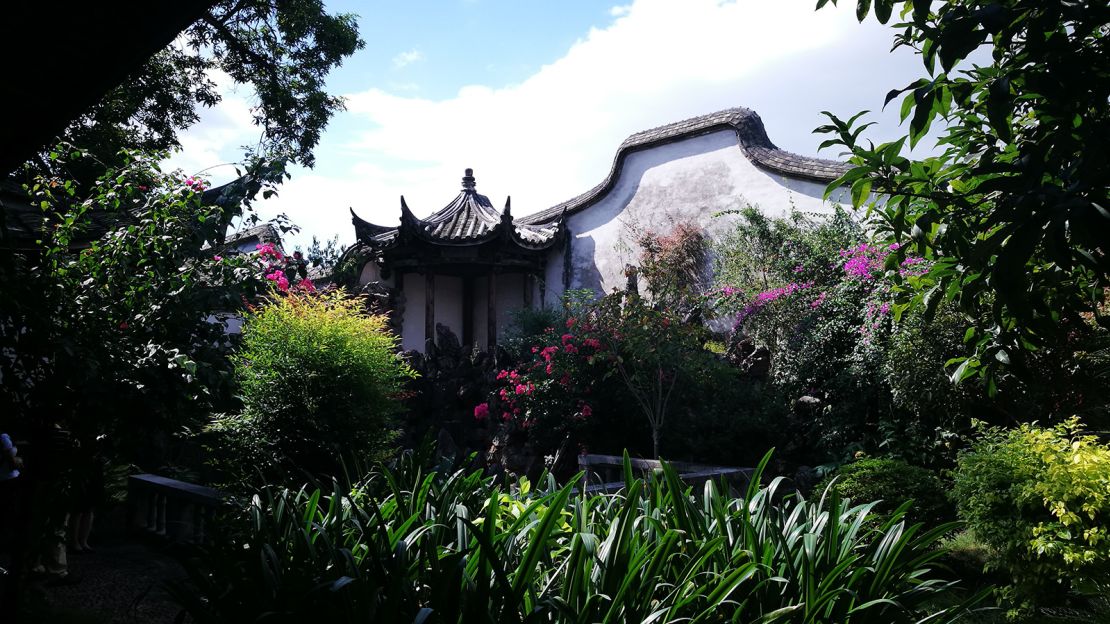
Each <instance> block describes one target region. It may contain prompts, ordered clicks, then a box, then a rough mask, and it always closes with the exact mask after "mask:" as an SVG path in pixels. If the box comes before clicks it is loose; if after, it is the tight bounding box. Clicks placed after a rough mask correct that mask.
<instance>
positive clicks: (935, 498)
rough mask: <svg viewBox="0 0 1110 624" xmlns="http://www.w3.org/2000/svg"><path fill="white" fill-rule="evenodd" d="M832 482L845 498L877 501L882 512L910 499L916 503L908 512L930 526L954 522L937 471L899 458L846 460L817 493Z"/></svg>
mask: <svg viewBox="0 0 1110 624" xmlns="http://www.w3.org/2000/svg"><path fill="white" fill-rule="evenodd" d="M830 486H831V487H832V489H833V491H835V492H836V493H837V494H839V495H840V496H841V497H842V498H845V499H849V500H852V501H857V502H865V501H875V503H876V504H875V511H876V512H877V513H878V514H881V515H885V514H890V513H893V512H894V511H895V510H896V509H897V508H898V507H899V506H900V505H901V504H902V503H904V502H905V501H908V500H912V501H913V506H912V507H911V508H910V510H909V511H908V512H907V514H906V515H907V516H908V517H909V518H911V519H913V520H915V521H919V522H924V523H925V524H927V525H929V526H936V525H939V524H941V523H944V522H951V521H952V520H954V519H955V515H956V514H955V510H954V509H953V508H952V504H951V503H950V502H949V501H948V498H947V495H946V489H945V487H944V483H943V482H942V481H941V480H940V477H938V476H937V474H936V473H935V472H933V471H931V470H927V469H925V468H920V467H918V466H911V465H910V464H907V463H906V462H904V461H899V460H897V459H886V458H865V459H861V460H859V461H856V462H853V463H851V464H845V465H843V466H841V467H840V468H839V469H838V470H837V471H836V473H835V474H833V475H830V476H829V477H827V478H826V479H825V481H823V482H822V483H821V484H820V485H819V486H818V487H817V488H816V489H815V490H814V491H813V496H819V495H820V494H821V493H822V492H824V491H825V488H827V487H830Z"/></svg>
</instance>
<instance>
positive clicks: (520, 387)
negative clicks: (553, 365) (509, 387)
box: [516, 384, 528, 395]
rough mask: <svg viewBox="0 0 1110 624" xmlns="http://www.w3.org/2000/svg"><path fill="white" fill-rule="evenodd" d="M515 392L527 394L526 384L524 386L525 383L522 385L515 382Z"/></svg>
mask: <svg viewBox="0 0 1110 624" xmlns="http://www.w3.org/2000/svg"><path fill="white" fill-rule="evenodd" d="M516 393H517V394H518V395H521V394H527V393H528V386H526V385H524V384H517V386H516Z"/></svg>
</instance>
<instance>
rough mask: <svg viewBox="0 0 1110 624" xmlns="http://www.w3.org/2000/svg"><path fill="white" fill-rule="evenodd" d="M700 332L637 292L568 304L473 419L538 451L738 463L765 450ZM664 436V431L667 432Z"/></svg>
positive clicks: (744, 399) (735, 385)
mask: <svg viewBox="0 0 1110 624" xmlns="http://www.w3.org/2000/svg"><path fill="white" fill-rule="evenodd" d="M704 342H705V336H704V329H703V328H702V327H701V326H700V325H697V324H688V323H683V322H682V321H680V320H679V319H677V318H674V316H672V314H671V313H670V311H664V310H658V309H656V308H654V307H652V306H649V305H647V304H646V302H645V301H644V300H643V299H641V298H639V297H622V296H621V295H610V296H607V297H604V298H602V299H600V300H598V301H589V302H587V301H583V300H580V299H577V300H572V301H570V302H569V303H568V306H567V311H566V316H565V317H564V318H563V319H561V320H560V322H559V324H558V325H557V326H552V327H548V328H545V331H543V332H540V333H539V335H538V336H536V337H535V339H534V344H532V345H531V346H530V347H529V348H528V349H527V350H526V356H527V357H525V358H524V359H523V361H522V362H521V363H520V364H519V365H517V366H515V367H511V368H507V369H506V370H502V371H499V373H498V375H497V382H498V384H499V387H498V388H497V389H496V390H495V391H494V392H493V394H492V395H491V396H490V399H489V401H488V402H486V403H483V404H480V405H478V406H477V407H476V408H475V411H474V417H475V418H476V419H478V420H479V421H487V422H492V423H496V424H497V425H498V426H502V427H506V428H508V429H510V430H511V431H514V432H517V433H519V434H522V435H524V436H526V437H527V439H528V440H529V441H530V442H531V443H532V444H533V445H534V446H535V447H536V449H537V450H538V451H539V452H541V453H544V454H550V453H554V452H555V451H556V450H558V449H559V448H560V447H563V446H564V443H565V442H564V441H568V440H569V443H566V447H567V448H570V449H574V448H578V449H587V450H589V451H591V452H601V453H613V454H619V453H620V452H622V451H623V450H624V449H628V450H629V451H630V452H632V453H634V454H640V455H655V456H658V455H659V454H660V453H665V454H666V456H667V457H671V458H685V459H689V460H698V461H716V462H718V463H722V464H739V463H743V462H751V461H756V460H758V458H759V456H760V455H761V454H762V453H763V452H764V451H765V450H766V448H768V446H770V445H769V444H765V442H766V437H765V436H764V435H762V434H760V435H752V433H753V430H752V422H751V419H749V418H748V415H749V413H750V412H751V411H752V410H753V409H754V406H753V404H754V403H755V401H753V400H752V395H753V394H756V393H757V392H756V391H755V390H754V389H753V388H752V385H751V384H750V383H741V382H740V380H739V379H738V378H737V377H738V372H737V371H736V370H735V369H734V368H732V367H731V366H729V365H728V364H727V363H726V362H724V361H723V360H721V359H720V358H718V357H717V356H716V355H714V354H713V353H711V352H709V351H707V350H705V349H704V348H703V346H702V345H703V344H704ZM672 432H673V435H672Z"/></svg>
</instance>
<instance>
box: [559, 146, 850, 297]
mask: <svg viewBox="0 0 1110 624" xmlns="http://www.w3.org/2000/svg"><path fill="white" fill-rule="evenodd" d="M824 192H825V185H824V184H823V183H819V182H812V181H808V180H799V179H791V178H786V177H784V176H782V175H779V174H775V173H772V172H769V171H767V170H765V169H761V168H759V167H757V166H755V165H754V164H753V163H752V162H751V161H750V160H748V158H747V157H746V156H745V155H744V152H743V151H742V150H741V149H740V147H739V146H738V145H737V140H736V133H735V132H733V131H732V130H721V131H718V132H713V133H710V134H705V135H702V136H696V137H691V138H687V139H684V140H681V141H677V142H674V143H669V144H666V145H661V146H658V147H654V148H650V149H645V150H641V151H636V152H632V153H630V154H628V156H627V157H626V158H625V160H624V163H623V166H622V169H621V171H620V172H619V174H618V176H617V179H616V183H615V184H614V185H613V187H612V188H611V189H610V191H609V192H608V193H607V194H606V195H605V196H604V197H602V198H601V199H600V200H598V201H597V202H596V203H594V204H593V205H591V206H589V207H587V208H585V209H583V210H582V211H581V212H578V213H576V214H573V215H571V216H570V217H569V218H568V226H569V230H570V235H571V238H570V240H569V244H568V247H569V249H570V254H571V255H570V267H569V269H570V271H569V273H570V275H569V278H570V279H569V287H570V288H572V289H591V290H594V291H595V292H598V293H607V292H611V291H613V290H614V289H623V288H624V287H625V284H626V278H625V276H624V267H625V265H626V264H636V258H637V253H636V251H635V235H636V233H637V232H643V231H649V230H650V231H654V232H656V233H659V234H667V233H668V232H669V231H670V230H671V229H672V228H673V227H674V225H675V224H677V223H696V224H698V225H700V226H701V227H702V228H703V229H705V230H706V231H707V232H709V234H710V236H713V235H714V234H717V235H719V234H721V233H723V232H724V231H725V230H727V229H728V228H729V223H728V217H715V216H714V214H715V213H718V212H721V211H726V210H732V209H739V208H743V207H745V206H747V205H753V206H757V207H758V208H759V209H760V210H761V211H763V213H764V214H767V215H768V216H781V215H785V214H787V213H788V212H789V211H790V210H791V208H792V207H793V208H794V209H797V210H799V211H802V212H807V213H818V214H828V213H831V212H832V211H833V204H832V203H830V202H837V201H840V202H847V201H848V199H849V198H848V196H847V191H846V190H845V191H840V192H837V193H836V194H834V196H832V197H830V200H829V201H828V202H826V201H824V200H823V199H822V195H823V194H824ZM563 254H564V251H563V250H559V251H555V252H553V253H552V255H551V257H550V258H549V260H548V272H547V277H548V279H547V303H548V305H552V304H557V302H558V300H559V296H560V295H561V293H562V291H563V286H564V279H563V276H564V270H565V268H566V266H565V264H564V262H565V259H564V257H563Z"/></svg>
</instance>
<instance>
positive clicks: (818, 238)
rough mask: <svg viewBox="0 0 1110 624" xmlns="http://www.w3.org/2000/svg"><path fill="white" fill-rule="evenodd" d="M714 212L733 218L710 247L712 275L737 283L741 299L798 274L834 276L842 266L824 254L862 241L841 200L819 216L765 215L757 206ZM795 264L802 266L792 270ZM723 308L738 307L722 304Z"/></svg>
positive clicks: (819, 278)
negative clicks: (827, 214)
mask: <svg viewBox="0 0 1110 624" xmlns="http://www.w3.org/2000/svg"><path fill="white" fill-rule="evenodd" d="M718 216H720V217H729V218H734V221H733V227H732V230H731V231H730V232H729V233H728V234H727V235H725V236H724V237H723V238H722V239H721V241H720V242H718V243H717V244H716V245H715V246H714V248H713V256H714V257H715V258H716V264H717V266H716V269H715V272H714V275H715V277H716V280H717V283H718V284H719V285H727V286H731V287H732V288H735V289H738V290H739V291H740V294H741V298H743V299H744V300H745V301H746V300H749V299H751V298H752V297H754V296H755V295H756V294H757V293H759V292H760V291H766V290H770V289H772V288H777V287H781V286H785V285H786V284H787V283H789V282H791V281H794V280H795V279H796V278H797V276H798V275H800V274H804V275H806V276H807V277H809V278H812V279H813V280H814V281H817V282H828V281H832V280H834V279H836V278H838V277H839V273H840V267H838V266H830V263H829V262H828V259H830V258H833V257H835V256H836V254H837V252H838V251H839V250H841V249H848V248H849V247H852V246H853V245H857V244H859V243H861V242H863V241H864V233H863V230H862V228H861V227H860V224H859V223H858V222H857V221H856V220H855V219H854V218H853V217H852V215H850V214H848V213H847V212H846V211H844V210H843V209H841V208H840V207H839V206H836V207H835V211H834V212H833V214H832V215H831V216H830V217H828V218H826V219H820V220H816V219H813V218H810V217H807V216H806V215H803V214H802V213H800V212H797V211H791V212H790V213H789V214H788V215H787V216H786V217H784V218H774V217H768V216H767V215H765V214H763V213H762V212H761V211H760V209H759V208H758V207H757V206H745V207H744V208H741V209H739V210H735V211H727V212H723V213H721V214H720V215H718ZM798 267H801V268H802V270H801V271H795V269H797V268H798ZM730 296H731V295H730ZM722 303H724V302H722ZM726 311H729V312H737V311H738V309H731V308H728V307H727V304H726Z"/></svg>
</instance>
